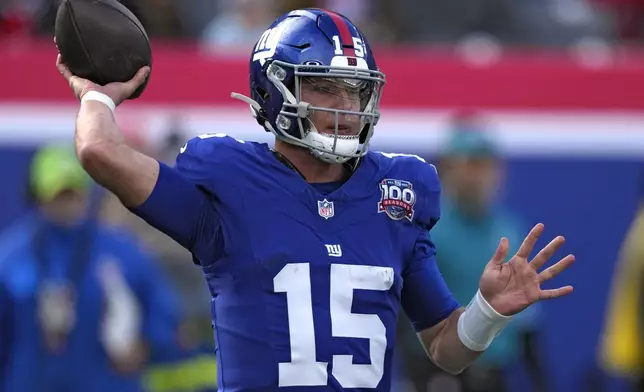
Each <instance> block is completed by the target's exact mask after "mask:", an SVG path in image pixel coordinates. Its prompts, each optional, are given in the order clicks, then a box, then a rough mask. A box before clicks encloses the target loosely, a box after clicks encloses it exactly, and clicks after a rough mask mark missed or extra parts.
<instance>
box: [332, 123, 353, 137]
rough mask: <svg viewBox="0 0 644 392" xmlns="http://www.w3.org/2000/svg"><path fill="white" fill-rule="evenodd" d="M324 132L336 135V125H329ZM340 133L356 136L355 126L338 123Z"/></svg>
mask: <svg viewBox="0 0 644 392" xmlns="http://www.w3.org/2000/svg"><path fill="white" fill-rule="evenodd" d="M324 133H326V134H327V135H335V125H331V126H328V127H326V128H325V129H324ZM338 135H341V136H355V127H352V126H349V125H345V124H338Z"/></svg>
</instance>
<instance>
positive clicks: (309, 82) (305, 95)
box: [300, 78, 371, 136]
mask: <svg viewBox="0 0 644 392" xmlns="http://www.w3.org/2000/svg"><path fill="white" fill-rule="evenodd" d="M367 83H368V82H364V81H359V80H353V79H340V78H304V79H303V81H302V90H301V98H300V99H301V100H302V101H304V102H308V103H310V104H311V105H313V106H316V107H323V108H327V109H334V110H347V111H353V112H358V111H360V110H361V108H362V107H364V104H365V102H366V100H368V98H369V97H370V94H371V90H370V89H369V86H367ZM310 118H311V121H312V122H313V124H314V125H315V128H316V129H317V130H318V132H320V133H326V134H335V123H336V114H335V113H333V112H326V111H321V110H314V111H313V113H312V114H311V116H310ZM337 121H338V135H343V136H357V135H358V134H359V133H360V130H361V125H360V115H358V114H339V115H338V119H337Z"/></svg>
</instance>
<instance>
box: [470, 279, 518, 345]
mask: <svg viewBox="0 0 644 392" xmlns="http://www.w3.org/2000/svg"><path fill="white" fill-rule="evenodd" d="M510 320H512V317H509V316H504V315H502V314H500V313H498V312H497V311H496V310H494V308H493V307H492V305H490V304H489V303H488V302H487V301H486V300H485V298H483V295H482V294H481V291H480V290H479V291H477V292H476V295H475V296H474V298H472V301H471V302H470V304H469V305H467V308H466V309H465V312H463V314H461V317H459V319H458V329H457V330H458V337H459V339H460V340H461V342H462V343H463V344H464V345H465V347H467V348H469V349H470V350H472V351H485V349H487V348H488V346H489V345H490V343H492V340H493V339H494V338H495V337H496V335H498V334H499V332H501V331H502V330H503V328H505V326H506V325H507V324H508V323H509V322H510Z"/></svg>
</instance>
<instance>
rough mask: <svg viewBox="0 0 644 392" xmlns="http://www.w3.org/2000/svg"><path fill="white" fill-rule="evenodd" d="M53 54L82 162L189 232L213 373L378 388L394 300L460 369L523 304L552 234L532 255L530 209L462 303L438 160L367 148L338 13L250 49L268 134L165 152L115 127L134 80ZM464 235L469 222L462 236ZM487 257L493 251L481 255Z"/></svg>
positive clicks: (152, 214) (547, 293)
mask: <svg viewBox="0 0 644 392" xmlns="http://www.w3.org/2000/svg"><path fill="white" fill-rule="evenodd" d="M57 66H58V69H59V71H60V72H61V73H62V75H63V76H64V77H65V78H66V79H67V81H68V82H69V84H70V86H71V88H72V90H73V91H74V93H75V95H76V96H77V97H78V98H79V99H80V100H81V107H80V112H79V114H78V118H77V123H76V124H77V127H76V148H77V152H78V156H79V158H80V161H81V162H82V164H83V166H84V167H85V169H86V170H87V172H88V173H89V174H91V175H92V177H93V178H94V179H96V181H97V182H98V183H100V184H101V185H103V186H104V187H106V188H107V189H109V190H111V191H112V192H113V193H114V194H116V195H117V196H118V197H119V198H120V200H121V201H122V203H123V204H124V205H125V206H126V207H128V208H130V209H131V210H132V211H133V212H134V213H135V214H137V215H139V216H140V217H142V218H143V219H144V220H146V221H147V222H148V223H149V224H151V225H153V226H154V227H156V228H158V229H160V230H161V231H163V232H164V233H166V234H168V235H169V236H170V237H172V238H173V239H174V240H176V241H177V242H179V243H180V244H181V245H183V246H184V247H186V248H187V249H189V250H190V251H191V252H192V254H193V256H194V261H195V263H196V264H198V265H199V266H200V267H201V269H202V270H203V273H204V275H205V278H206V280H207V282H208V286H209V288H210V292H211V294H212V325H213V328H214V334H215V339H216V347H215V352H216V355H217V359H218V366H219V369H218V370H219V371H218V375H219V385H220V388H221V390H222V391H280V390H282V388H285V390H289V391H345V390H353V391H389V390H390V388H391V370H392V369H391V368H392V352H393V346H394V335H395V326H396V318H397V316H398V311H399V308H400V307H401V306H402V309H403V310H404V311H405V312H406V313H407V315H408V316H409V318H410V319H411V321H412V323H413V326H414V328H415V330H416V331H417V332H418V335H419V337H420V340H421V341H422V343H423V345H424V347H425V348H426V350H427V353H428V355H429V356H430V357H431V358H432V360H433V361H434V362H435V363H436V364H437V365H439V366H440V367H442V368H444V369H445V370H447V371H449V372H452V373H458V372H460V371H461V370H462V369H464V368H465V367H467V366H468V364H470V363H471V362H472V361H474V360H475V359H476V358H477V357H478V356H479V355H480V354H481V352H482V351H483V350H485V348H486V347H487V346H488V345H489V344H490V342H491V340H492V339H493V338H494V336H495V335H496V334H498V333H499V332H500V331H501V330H502V329H503V327H504V326H505V325H506V324H507V323H508V321H510V319H511V317H512V315H514V314H516V313H518V312H520V311H521V310H523V309H525V308H526V307H528V306H529V305H530V304H532V303H534V302H536V301H538V300H541V299H550V298H555V297H560V296H563V295H566V294H569V293H571V292H572V287H570V286H565V287H561V288H557V289H551V290H543V289H541V287H540V285H541V284H542V283H543V282H545V281H546V280H548V279H550V278H552V277H553V276H555V275H557V274H558V273H560V272H561V271H562V270H564V269H566V267H568V266H569V265H570V264H571V263H572V262H573V260H574V258H573V256H572V255H569V256H566V257H565V258H563V259H562V260H560V261H559V262H558V263H556V264H554V265H553V266H550V267H549V268H547V269H545V270H543V271H541V272H539V271H540V270H541V267H542V266H543V265H544V264H545V263H546V261H547V260H548V259H549V258H550V257H551V256H552V255H553V254H554V253H555V251H556V250H558V249H559V248H560V247H561V245H562V244H563V242H564V239H563V238H562V237H556V238H555V239H554V240H552V241H551V242H550V243H549V244H548V245H547V246H546V247H545V248H544V249H543V250H541V251H540V252H539V253H538V254H537V255H536V256H535V257H534V258H532V259H531V260H530V259H529V256H530V253H531V251H532V248H533V246H534V245H535V242H536V241H537V239H538V238H539V236H540V235H541V234H542V232H543V229H544V227H543V225H541V224H539V225H537V226H535V227H534V228H533V229H532V231H531V232H530V233H529V234H528V236H527V237H526V239H525V241H524V243H523V244H522V245H521V247H520V250H519V251H518V252H517V253H516V254H515V255H514V256H513V257H511V258H510V259H509V261H507V262H506V256H507V252H508V242H507V240H506V239H501V240H500V243H499V246H498V249H497V251H496V253H495V254H494V255H492V258H491V260H490V262H489V263H488V264H487V266H486V268H485V271H484V272H483V275H482V277H481V281H480V291H479V292H478V293H477V294H476V296H475V297H474V298H473V299H472V301H471V303H470V304H469V306H468V307H467V308H466V309H464V308H462V307H460V306H459V304H458V303H456V301H455V300H454V299H453V297H452V295H451V294H450V292H449V290H448V288H447V287H446V286H445V283H444V282H443V279H442V278H441V275H440V273H439V271H438V270H437V268H436V262H435V258H434V255H435V249H434V245H433V244H432V241H431V238H430V236H429V235H428V231H429V230H430V229H431V228H432V226H434V224H436V222H437V221H438V219H439V215H440V214H439V197H440V184H439V180H438V176H437V173H436V169H435V168H434V166H432V165H430V164H428V163H427V162H425V161H424V160H423V159H421V158H419V157H416V156H406V155H400V154H387V153H378V152H371V151H369V150H368V146H369V141H370V140H371V137H372V135H373V131H374V126H375V125H376V123H377V122H378V119H379V116H380V113H379V111H378V105H379V102H380V98H381V95H382V91H383V90H382V88H383V85H384V83H385V75H384V74H383V73H382V72H381V71H380V70H379V68H378V67H377V65H376V60H375V58H374V55H373V53H372V51H371V48H370V46H369V44H368V43H367V40H366V39H365V37H364V36H363V35H362V34H361V32H360V31H359V30H358V28H356V26H355V25H353V23H351V21H349V20H348V19H347V18H346V17H344V16H342V15H339V14H337V13H333V12H329V11H324V10H319V9H305V10H297V11H292V12H289V13H287V14H285V15H283V16H282V17H280V18H279V19H277V20H276V21H275V22H274V23H273V24H272V25H271V26H270V27H269V28H268V30H266V32H265V33H264V34H263V35H262V36H261V37H260V38H259V41H258V42H257V44H256V46H255V47H254V49H253V52H252V55H251V59H250V97H245V96H242V95H239V94H233V97H235V98H239V99H241V100H243V101H245V102H246V103H248V104H249V105H250V107H251V110H252V113H253V115H254V117H255V119H256V120H257V122H258V123H259V124H260V125H261V126H262V127H263V128H264V129H265V130H266V131H269V132H272V133H273V134H274V135H275V138H276V140H275V144H274V147H273V148H271V147H269V146H268V145H265V144H259V143H253V142H246V141H242V140H237V139H234V138H232V137H229V136H226V135H223V134H219V133H215V134H207V135H202V136H200V137H197V138H194V139H192V140H191V141H189V142H188V143H187V144H186V145H185V146H184V147H183V148H182V149H181V151H180V154H179V155H178V158H177V161H176V166H175V167H174V168H170V167H168V166H166V165H164V164H162V163H159V162H157V161H156V160H154V159H152V158H150V157H147V156H145V155H142V154H140V153H138V152H136V151H134V150H132V149H131V148H129V147H128V146H127V145H126V144H125V143H124V142H123V137H122V135H121V132H120V130H119V127H118V125H117V124H116V123H115V121H114V117H113V115H112V112H113V111H114V108H115V106H116V105H118V104H120V103H122V102H123V101H124V100H125V99H126V98H127V97H128V96H130V94H132V92H133V91H135V90H136V88H137V87H138V86H139V85H141V83H143V81H144V80H145V78H146V77H147V74H148V72H149V69H147V68H142V69H141V70H140V71H139V72H138V73H137V74H136V76H135V77H134V78H133V79H132V80H131V81H129V82H127V83H112V84H108V85H106V86H98V85H95V84H93V83H91V82H90V81H88V80H84V79H81V78H78V77H76V76H74V75H72V74H71V73H70V71H69V69H68V68H66V67H65V65H64V64H62V63H61V60H60V57H59V59H58V61H57ZM463 241H464V246H467V238H464V239H463ZM481 257H485V258H487V257H489V256H488V255H481Z"/></svg>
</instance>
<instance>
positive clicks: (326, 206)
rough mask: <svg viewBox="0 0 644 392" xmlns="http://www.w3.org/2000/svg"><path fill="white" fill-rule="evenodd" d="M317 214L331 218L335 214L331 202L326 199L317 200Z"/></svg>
mask: <svg viewBox="0 0 644 392" xmlns="http://www.w3.org/2000/svg"><path fill="white" fill-rule="evenodd" d="M318 214H320V216H321V217H322V218H324V219H329V218H332V217H333V215H335V210H334V208H333V202H332V201H328V200H327V199H324V200H318Z"/></svg>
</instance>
